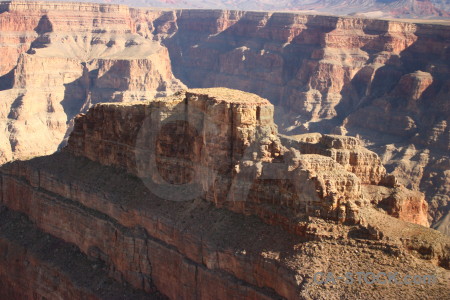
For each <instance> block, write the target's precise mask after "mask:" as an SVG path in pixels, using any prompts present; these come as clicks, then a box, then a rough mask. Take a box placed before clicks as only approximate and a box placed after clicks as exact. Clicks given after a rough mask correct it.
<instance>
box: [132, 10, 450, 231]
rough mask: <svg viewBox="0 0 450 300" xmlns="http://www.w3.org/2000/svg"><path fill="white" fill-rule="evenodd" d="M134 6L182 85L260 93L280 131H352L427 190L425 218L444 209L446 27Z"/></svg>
mask: <svg viewBox="0 0 450 300" xmlns="http://www.w3.org/2000/svg"><path fill="white" fill-rule="evenodd" d="M134 14H136V15H137V18H139V19H140V20H146V22H148V23H151V24H152V26H153V28H155V30H154V36H155V37H154V38H156V39H159V40H161V41H162V42H163V44H164V45H166V46H167V48H168V49H169V51H170V56H171V59H172V62H173V68H174V74H175V75H176V76H177V77H178V78H180V79H181V80H182V81H183V82H185V83H186V84H187V85H188V86H189V87H211V86H226V87H230V88H236V89H240V90H245V91H248V92H253V93H256V94H258V95H261V96H263V97H266V98H268V99H269V100H270V101H271V102H272V103H274V104H276V105H277V106H276V113H277V123H278V124H279V125H280V129H281V131H283V132H284V133H286V134H289V135H295V134H299V133H307V132H316V131H319V132H322V133H338V134H349V135H353V136H359V137H361V139H362V140H363V141H364V144H365V145H366V146H367V147H369V149H371V150H373V151H375V152H377V153H378V154H379V155H380V157H381V159H382V161H383V163H384V164H386V165H387V170H388V172H389V173H393V174H394V175H396V176H397V178H398V180H399V182H401V183H402V184H404V185H405V186H407V187H409V188H412V189H415V190H421V191H423V192H425V193H426V196H427V200H428V201H429V203H430V208H431V215H432V219H430V221H433V222H436V221H438V220H439V219H440V218H442V217H443V216H445V214H447V213H448V212H449V206H448V205H449V191H448V186H449V185H448V182H449V173H448V169H449V168H448V166H449V159H450V158H449V156H448V152H449V150H450V144H449V137H450V130H449V127H448V125H447V124H448V123H449V122H450V120H449V119H448V118H449V115H450V111H449V106H448V103H449V102H448V97H449V81H448V78H449V75H450V74H449V72H450V71H449V70H450V65H449V63H448V62H449V61H450V60H449V52H448V49H450V48H449V44H450V35H449V33H450V30H449V29H448V28H449V27H448V26H443V25H429V24H412V23H404V22H395V21H382V20H370V19H360V18H340V17H326V16H313V15H301V14H288V13H264V12H249V13H245V12H238V11H180V12H177V13H174V12H166V13H164V14H163V15H162V16H160V17H158V18H157V19H156V20H153V19H152V15H150V14H148V13H147V14H144V13H143V12H142V11H137V10H136V11H134ZM153 17H154V16H153ZM140 33H141V34H142V35H145V33H144V32H140Z"/></svg>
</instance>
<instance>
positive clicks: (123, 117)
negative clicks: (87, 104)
mask: <svg viewBox="0 0 450 300" xmlns="http://www.w3.org/2000/svg"><path fill="white" fill-rule="evenodd" d="M66 151H68V152H70V153H72V154H75V155H81V156H85V157H87V158H89V159H91V160H93V161H97V162H100V163H101V164H104V165H111V166H115V167H119V168H123V169H125V170H127V171H128V172H130V173H132V174H135V175H137V176H139V177H141V178H143V180H144V182H145V183H146V184H147V185H148V186H149V188H150V189H151V190H152V191H153V192H154V193H156V191H159V192H161V195H160V196H161V197H162V198H167V199H171V200H174V201H185V200H190V199H192V198H194V197H196V196H197V197H200V196H202V197H204V198H205V199H207V200H209V201H212V202H214V203H215V204H216V205H217V206H219V207H221V206H224V205H225V206H228V207H229V208H231V209H232V210H235V211H238V212H241V213H247V212H252V211H254V210H256V211H258V212H259V213H260V214H261V216H262V217H263V219H264V218H267V219H268V220H277V219H278V220H283V218H285V219H286V218H287V219H289V218H292V217H295V218H297V219H298V218H301V216H303V217H306V216H317V217H323V218H331V219H335V220H340V221H342V222H346V221H347V222H351V223H359V222H360V220H359V215H358V208H357V207H358V206H359V207H361V206H364V205H365V203H364V199H363V198H364V197H363V195H362V186H363V185H373V186H377V185H378V184H385V185H387V186H390V187H391V188H394V187H395V185H396V183H395V182H394V183H392V179H391V180H390V179H389V178H388V177H386V173H385V169H384V167H383V166H382V164H381V161H380V159H379V158H378V157H377V155H376V154H375V153H373V152H371V151H369V150H367V149H365V148H363V147H362V146H361V145H360V142H359V141H358V140H357V139H355V138H351V137H343V136H332V135H325V136H323V137H321V138H320V140H319V143H316V144H314V143H302V142H300V141H296V140H291V139H290V138H286V137H283V138H282V139H281V140H280V138H279V137H278V132H277V127H276V125H275V124H274V122H273V106H272V105H271V104H270V103H269V102H268V101H267V100H265V99H262V98H259V97H257V96H256V95H253V94H248V93H244V92H239V91H235V90H229V89H224V88H217V89H199V90H190V91H188V92H186V93H185V94H184V93H181V94H180V95H177V96H173V97H171V98H164V99H162V100H161V101H153V102H149V103H145V102H144V103H132V104H130V105H121V104H103V105H98V106H95V107H94V108H93V109H92V110H90V111H89V113H87V114H86V115H79V116H78V117H77V119H76V126H75V128H74V131H73V132H72V135H71V137H70V139H69V142H68V147H67V149H66ZM389 180H390V181H391V182H389ZM167 183H169V184H168V185H167ZM173 184H180V185H182V186H183V187H180V188H179V189H177V188H175V187H174V186H173ZM161 186H162V187H165V188H162V187H161ZM186 191H189V193H188V195H186ZM177 193H178V194H177ZM410 193H411V195H410V197H409V198H408V197H403V198H402V197H397V199H401V201H405V202H406V203H415V204H416V205H415V208H412V207H411V208H409V207H408V204H405V203H403V205H402V204H398V203H397V202H395V201H394V202H392V203H391V205H388V206H389V207H390V209H391V210H392V212H391V213H392V214H395V213H394V211H397V212H398V210H399V209H400V210H402V212H403V214H398V213H397V215H396V216H397V217H401V218H403V219H405V220H408V221H413V222H417V223H419V224H422V225H425V226H428V221H427V205H426V202H425V200H424V198H423V196H422V195H421V194H420V193H417V192H410ZM390 194H394V190H392V191H391V192H390ZM276 195H279V196H276ZM186 197H187V198H186ZM394 198H395V197H394ZM412 198H414V199H412ZM365 200H370V199H365ZM394 203H396V205H397V206H398V208H397V210H395V208H394V206H395V205H394ZM260 204H264V205H260ZM271 206H272V207H271ZM413 206H414V205H413ZM279 207H283V209H284V210H285V211H284V214H285V215H284V216H283V218H281V216H279V215H278V214H279V212H277V209H278V208H279ZM400 207H402V208H400ZM403 208H404V209H403ZM388 210H389V209H388ZM389 211H390V210H389ZM408 211H409V213H408ZM288 221H289V220H288ZM287 223H288V224H284V225H287V226H291V225H289V223H292V224H295V222H294V221H293V220H291V221H289V222H287ZM295 226H297V227H298V228H297V229H294V230H298V231H301V224H300V225H299V224H297V225H295ZM295 226H294V227H295ZM291 227H292V226H291Z"/></svg>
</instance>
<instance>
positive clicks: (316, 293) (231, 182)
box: [0, 88, 450, 299]
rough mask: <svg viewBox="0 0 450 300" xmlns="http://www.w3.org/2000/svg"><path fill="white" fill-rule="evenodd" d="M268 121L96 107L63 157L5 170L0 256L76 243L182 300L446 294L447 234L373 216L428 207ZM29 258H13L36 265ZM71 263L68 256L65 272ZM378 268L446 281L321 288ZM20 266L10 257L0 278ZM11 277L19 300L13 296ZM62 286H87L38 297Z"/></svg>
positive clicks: (107, 268)
mask: <svg viewBox="0 0 450 300" xmlns="http://www.w3.org/2000/svg"><path fill="white" fill-rule="evenodd" d="M272 114H273V106H272V105H271V104H270V103H269V102H268V101H267V100H265V99H262V98H260V97H258V96H256V95H252V94H248V93H244V92H239V91H232V90H229V89H223V88H222V89H206V90H204V89H199V90H189V91H187V92H185V93H179V94H177V95H175V96H172V97H169V98H163V99H159V100H158V99H156V100H152V101H141V102H132V103H109V104H97V105H95V106H94V107H93V108H92V109H91V110H89V111H88V112H87V113H86V114H81V115H79V116H78V117H77V118H76V121H75V126H74V130H73V132H72V134H71V136H70V138H69V141H68V144H67V146H66V148H65V149H64V150H63V151H62V152H60V153H56V154H53V155H51V156H47V157H40V158H35V159H32V160H29V161H16V162H11V163H8V164H5V165H4V166H2V167H1V168H0V205H1V207H2V209H1V217H2V218H1V219H0V220H1V221H0V228H1V229H2V230H1V232H2V234H1V235H0V245H3V244H6V245H10V244H14V245H15V244H19V245H21V244H20V243H21V239H24V240H30V239H33V238H34V239H36V240H39V241H40V243H41V244H40V245H42V248H38V249H36V250H41V251H42V250H45V249H47V248H45V247H48V245H49V244H51V243H55V240H54V239H61V240H64V242H60V243H61V244H62V245H61V247H60V248H63V247H66V245H67V244H66V243H69V244H73V245H76V248H71V249H72V250H71V251H74V252H76V253H78V251H80V252H82V253H83V255H81V256H80V259H81V260H83V259H85V258H86V257H85V256H84V255H86V256H87V258H89V260H90V261H91V263H90V264H91V266H92V264H96V265H97V264H98V265H99V266H101V267H97V268H99V269H100V270H101V272H104V273H101V274H105V273H106V274H108V275H109V276H111V277H112V278H114V280H116V281H119V282H121V283H124V284H125V287H126V288H129V289H131V291H129V293H138V292H137V291H136V290H141V291H143V292H145V293H146V294H147V295H149V296H154V297H160V296H162V295H161V294H163V295H166V296H167V297H168V298H170V299H178V298H184V299H193V298H198V299H211V298H214V299H255V298H256V299H279V298H285V299H301V298H308V297H310V298H323V297H330V296H331V297H336V298H339V297H344V296H345V297H347V298H350V299H352V297H353V298H355V299H357V298H360V297H361V296H362V297H364V298H368V299H375V298H377V297H380V296H381V295H385V296H386V295H387V296H392V297H394V296H395V295H397V294H398V293H401V294H402V295H411V296H413V295H414V296H419V297H428V298H432V299H440V298H442V293H444V292H445V291H446V290H447V288H448V283H449V282H450V273H449V269H450V265H449V264H448V262H449V257H450V249H449V247H450V246H449V245H450V239H449V237H447V236H445V235H443V234H441V233H439V232H438V231H435V230H432V229H429V228H426V227H423V226H420V225H416V224H412V223H408V222H405V221H403V220H400V219H397V218H394V217H392V216H389V215H388V214H387V213H384V212H381V211H378V210H376V209H375V208H374V206H376V205H378V204H380V205H379V206H380V207H383V205H384V206H386V210H387V211H388V212H389V213H392V214H397V215H396V216H397V217H399V218H402V217H403V216H404V215H405V213H408V212H411V211H413V210H414V208H412V207H411V206H404V204H405V203H416V202H414V201H416V200H413V199H412V196H411V194H409V193H410V191H407V190H406V189H404V188H403V192H404V193H405V194H407V195H408V196H411V197H409V198H405V199H403V198H401V197H402V195H401V192H399V190H400V189H402V188H401V187H397V189H392V188H389V187H383V186H377V185H370V184H363V183H362V181H363V180H361V179H359V178H358V176H357V175H355V174H353V173H350V172H349V171H347V170H346V169H347V168H349V167H348V166H345V165H341V164H340V163H338V162H337V161H335V160H334V159H333V158H331V157H328V156H326V155H321V154H302V153H301V152H300V151H299V150H298V149H296V148H295V145H288V146H289V147H290V148H287V147H286V146H285V143H283V141H282V140H281V139H280V138H279V137H278V135H277V128H276V126H275V125H274V123H273V119H272ZM319 139H320V140H321V142H320V143H321V145H322V146H323V147H330V148H331V149H335V148H338V149H341V150H345V149H349V148H350V150H352V151H356V150H355V149H356V148H359V147H360V148H361V149H362V147H361V146H358V145H357V143H358V142H357V140H355V139H351V138H348V137H338V136H324V137H319ZM312 141H314V138H313V140H312ZM95 145H97V147H95ZM342 148H344V149H342ZM376 165H377V164H376V163H372V164H370V165H369V166H376ZM361 174H365V173H361ZM136 175H138V176H136ZM384 181H385V182H390V181H389V180H388V179H384ZM371 188H372V189H378V191H375V193H377V195H381V196H383V195H382V194H381V193H380V192H379V190H382V191H383V192H386V193H391V194H395V196H392V199H391V198H389V197H387V198H389V200H388V201H391V202H392V203H391V202H389V203H388V204H389V205H388V204H387V203H385V202H383V200H384V198H383V197H380V198H379V199H378V198H376V197H370V198H364V197H366V196H365V195H368V194H369V192H370V191H369V192H367V191H366V190H367V189H371ZM385 198H386V197H385ZM377 201H378V202H380V203H377ZM421 201H422V203H423V199H422V200H421ZM385 204H386V205H385ZM391 207H393V209H392V210H390V211H389V208H391ZM10 210H14V211H17V212H20V213H23V214H26V215H27V217H28V218H29V219H30V220H31V222H32V223H33V224H34V225H31V224H30V223H29V222H28V221H26V219H25V218H24V217H15V216H17V212H12V211H10ZM415 221H418V219H417V220H415ZM2 222H5V223H2ZM9 224H13V225H9ZM14 224H19V225H20V226H19V225H14ZM277 225H281V226H277ZM33 226H37V227H38V228H39V230H36V229H34V228H33ZM22 228H24V229H23V230H24V231H26V232H27V235H25V236H23V237H21V234H20V232H21V230H22ZM14 230H16V231H14ZM41 231H44V232H46V233H47V234H48V235H49V238H48V239H47V241H48V242H46V240H45V239H42V237H41V234H42V233H40V232H41ZM18 232H19V234H17V233H18ZM7 247H9V246H7ZM22 247H23V248H25V249H26V248H27V245H22ZM74 247H75V246H74ZM60 248H58V249H60ZM0 249H2V248H0ZM14 249H15V248H14ZM20 249H22V248H20ZM20 249H19V250H20ZM64 249H65V248H64ZM38 252H39V251H38ZM21 253H24V252H23V250H20V251H18V252H17V253H15V254H14V255H15V256H14V257H19V259H24V257H22V256H20V255H21ZM34 253H35V252H31V253H30V254H28V255H29V256H34V255H35V254H34ZM71 253H72V252H69V253H66V252H65V251H62V252H61V253H60V254H59V255H60V257H61V261H62V262H64V261H65V260H64V259H67V257H68V256H69V255H72V254H71ZM38 254H39V253H38ZM11 255H12V254H7V257H11ZM28 255H27V256H26V257H25V258H26V259H27V261H29V260H30V259H29V258H28ZM48 255H51V253H49V254H48ZM2 257H4V256H2ZM36 257H37V258H36V259H35V260H33V263H32V264H26V263H24V264H20V263H18V264H17V268H15V269H14V271H15V272H18V273H22V272H25V273H26V274H27V276H28V277H27V278H28V280H27V282H29V283H30V284H29V285H26V288H24V289H22V290H23V292H24V293H28V291H29V290H30V289H33V284H36V285H39V284H40V283H41V282H42V280H41V279H39V278H38V277H37V276H38V275H36V272H35V271H34V270H35V269H36V268H37V269H39V268H41V267H40V266H42V268H45V267H44V266H46V265H47V264H46V261H45V257H42V256H38V255H36ZM330 257H332V259H333V264H329V259H330ZM24 261H25V260H24ZM85 263H86V264H87V265H88V266H89V262H87V261H86V262H85ZM369 265H370V271H371V272H376V273H377V272H398V273H399V276H404V275H407V274H421V275H428V274H430V275H435V276H436V278H437V279H436V280H437V282H436V283H434V284H425V285H417V286H416V285H412V286H411V285H382V286H381V285H380V289H381V290H380V291H375V290H374V289H373V288H372V285H366V284H354V285H344V284H342V285H341V284H337V285H320V284H317V282H314V274H315V273H317V272H325V273H326V272H333V273H335V274H336V275H337V274H339V275H337V276H340V274H344V273H345V272H348V271H349V270H352V271H354V272H355V273H356V272H357V271H359V268H361V267H362V266H369ZM9 266H10V263H9V260H8V261H6V262H3V261H2V260H0V276H1V275H2V274H7V272H6V270H7V269H6V268H8V267H9ZM58 268H59V267H58V266H55V267H53V268H52V269H51V270H49V272H50V274H54V272H56V271H55V269H56V270H58ZM92 268H93V267H92ZM93 269H94V270H95V268H93ZM357 269H358V270H357ZM89 274H92V273H89ZM4 276H8V275H4ZM9 278H10V277H8V278H7V280H6V281H5V282H6V284H7V287H8V289H7V291H8V292H7V293H8V294H7V295H16V294H17V293H18V291H17V288H15V287H14V285H13V284H12V283H11V280H10V279H9ZM64 278H67V276H66V277H64ZM399 278H400V277H399ZM64 280H65V279H64ZM355 280H357V279H356V278H355ZM2 282H3V281H2ZM71 283H73V284H72V285H71ZM127 283H129V284H130V285H131V287H128V286H126V284H127ZM65 286H68V288H67V289H69V288H72V287H71V286H74V287H75V290H76V291H77V289H76V287H77V286H80V283H79V282H78V283H77V282H76V280H75V279H72V280H69V282H68V283H65V282H64V285H62V286H61V287H60V288H59V289H54V290H52V291H41V290H37V291H36V295H37V297H42V296H45V295H48V296H49V297H55V298H57V297H63V296H64V295H66V294H65V293H67V289H66V288H65ZM132 288H134V289H135V290H132ZM87 290H89V289H87ZM83 291H86V290H83ZM114 292H115V291H114ZM74 293H76V292H74ZM100 293H101V292H100ZM159 293H161V294H159ZM95 295H98V294H94V295H93V296H92V298H93V299H96V296H95ZM353 295H354V296H353ZM136 297H138V296H136Z"/></svg>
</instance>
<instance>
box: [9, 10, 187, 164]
mask: <svg viewBox="0 0 450 300" xmlns="http://www.w3.org/2000/svg"><path fill="white" fill-rule="evenodd" d="M0 24H1V27H0V30H1V34H0V43H1V45H2V46H1V47H0V55H1V56H2V65H1V67H0V76H1V77H0V97H1V99H2V106H1V109H0V116H1V117H0V118H1V124H0V126H1V127H2V129H1V131H2V132H4V133H5V134H3V135H2V137H1V144H0V163H4V162H5V161H9V160H12V159H20V158H27V157H32V156H36V155H45V154H50V153H53V152H54V151H55V150H57V149H58V146H59V145H60V144H61V143H62V142H63V140H64V137H65V136H66V137H67V135H66V133H67V131H68V129H69V131H70V130H71V126H72V122H73V117H74V116H75V115H76V114H77V113H79V112H81V111H85V110H87V109H88V108H89V107H90V106H91V105H92V104H95V103H97V102H105V101H107V102H108V101H113V102H121V101H130V100H138V99H152V98H153V97H155V96H165V95H167V94H171V93H173V92H174V91H176V90H178V89H180V88H182V87H183V85H182V84H181V83H180V82H179V81H178V80H176V79H175V78H174V77H173V75H172V72H171V66H170V59H169V57H168V52H167V49H166V48H164V47H161V46H160V45H159V43H157V42H153V41H151V40H148V39H145V38H143V37H141V36H139V35H137V34H136V33H135V28H134V23H133V22H132V20H131V17H130V12H129V9H128V7H125V6H118V5H115V6H114V5H93V4H74V3H72V4H63V3H38V2H21V1H17V2H2V4H1V8H0Z"/></svg>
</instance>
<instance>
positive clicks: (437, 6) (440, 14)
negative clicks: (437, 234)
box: [103, 0, 450, 19]
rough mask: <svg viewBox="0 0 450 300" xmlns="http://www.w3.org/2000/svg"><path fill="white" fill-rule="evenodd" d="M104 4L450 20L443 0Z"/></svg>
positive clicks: (218, 0) (164, 0)
mask: <svg viewBox="0 0 450 300" xmlns="http://www.w3.org/2000/svg"><path fill="white" fill-rule="evenodd" d="M103 2H105V3H120V4H127V5H131V6H146V7H165V8H172V9H173V8H191V9H192V8H195V9H205V8H207V9H237V10H250V11H302V10H303V11H309V12H311V11H312V12H321V13H326V14H333V15H336V14H339V15H357V16H365V17H369V18H381V17H384V18H386V17H388V18H439V19H441V18H446V17H449V16H450V7H449V5H448V3H447V2H446V1H443V0H420V1H413V0H402V1H398V0H392V1H367V0H356V1H352V2H346V1H342V0H331V1H330V0H329V1H325V0H313V1H295V0H278V1H275V0H254V1H240V0H208V1H206V0H194V1H189V2H187V1H182V0H171V1H167V0H139V1H130V0H122V1H118V0H113V1H107V0H104V1H103Z"/></svg>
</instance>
